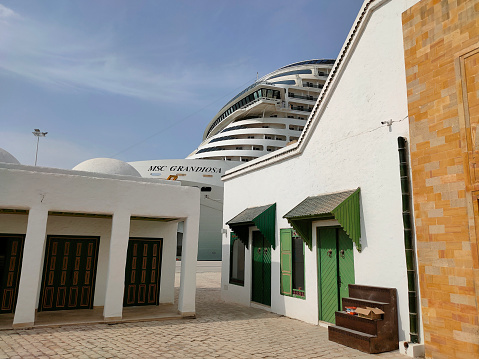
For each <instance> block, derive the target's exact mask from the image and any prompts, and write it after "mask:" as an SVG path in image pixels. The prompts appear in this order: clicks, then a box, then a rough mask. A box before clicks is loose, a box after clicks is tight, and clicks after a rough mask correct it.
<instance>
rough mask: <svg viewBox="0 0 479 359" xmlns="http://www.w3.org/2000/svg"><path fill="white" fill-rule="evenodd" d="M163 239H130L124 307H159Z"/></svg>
mask: <svg viewBox="0 0 479 359" xmlns="http://www.w3.org/2000/svg"><path fill="white" fill-rule="evenodd" d="M161 250H162V239H161V238H154V239H153V238H130V241H129V243H128V252H127V257H126V267H125V293H124V296H123V306H125V307H128V306H141V305H157V304H158V303H159V291H160V274H161Z"/></svg>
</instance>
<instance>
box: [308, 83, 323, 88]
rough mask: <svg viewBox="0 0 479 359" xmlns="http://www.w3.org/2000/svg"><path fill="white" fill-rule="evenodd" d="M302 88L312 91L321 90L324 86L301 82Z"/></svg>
mask: <svg viewBox="0 0 479 359" xmlns="http://www.w3.org/2000/svg"><path fill="white" fill-rule="evenodd" d="M303 87H308V88H314V89H322V88H323V87H324V84H315V83H312V82H303Z"/></svg>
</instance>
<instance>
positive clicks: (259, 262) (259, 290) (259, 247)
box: [251, 231, 271, 305]
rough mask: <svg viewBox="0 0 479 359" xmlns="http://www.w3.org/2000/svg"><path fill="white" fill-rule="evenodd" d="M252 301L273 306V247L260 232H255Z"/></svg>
mask: <svg viewBox="0 0 479 359" xmlns="http://www.w3.org/2000/svg"><path fill="white" fill-rule="evenodd" d="M252 267H253V268H252V272H253V273H252V274H253V278H252V292H251V300H252V301H253V302H257V303H261V304H264V305H271V245H270V244H269V242H268V241H266V240H265V238H264V236H263V235H262V234H261V233H260V232H259V231H254V232H253V263H252Z"/></svg>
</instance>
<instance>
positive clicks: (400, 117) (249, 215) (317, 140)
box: [221, 0, 421, 341]
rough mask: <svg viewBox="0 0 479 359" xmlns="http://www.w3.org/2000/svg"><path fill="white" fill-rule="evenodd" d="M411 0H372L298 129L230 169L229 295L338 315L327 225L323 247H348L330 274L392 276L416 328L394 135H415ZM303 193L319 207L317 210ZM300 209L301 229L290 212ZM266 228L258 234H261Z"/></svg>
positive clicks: (390, 283)
mask: <svg viewBox="0 0 479 359" xmlns="http://www.w3.org/2000/svg"><path fill="white" fill-rule="evenodd" d="M416 2H417V0H409V1H408V0H392V1H385V0H376V1H375V0H373V1H369V0H368V1H365V2H364V4H363V7H362V9H361V11H360V13H359V15H358V17H357V20H356V22H355V24H354V25H353V28H352V29H351V32H350V33H349V35H348V38H347V40H346V42H345V44H344V45H343V48H342V50H341V53H340V56H339V57H338V60H337V62H336V64H335V65H334V67H333V69H332V70H331V74H330V76H329V78H328V80H327V82H326V84H325V86H324V88H323V89H322V92H321V94H320V95H319V99H318V101H317V102H316V104H315V107H314V109H313V111H312V113H311V116H310V117H309V119H308V121H307V123H306V125H305V130H304V131H303V133H302V135H301V138H300V139H299V141H298V142H297V143H294V144H291V145H289V146H287V147H285V148H283V149H280V150H278V151H276V152H275V153H272V154H269V155H266V156H264V157H261V158H258V159H256V160H253V161H251V162H249V163H245V164H242V165H241V166H238V167H236V168H234V169H232V170H230V171H228V172H227V173H226V175H225V176H224V177H223V180H224V183H225V199H224V201H225V206H224V216H223V219H224V223H225V225H224V227H223V231H224V236H223V267H222V286H221V289H222V290H221V293H222V298H223V299H224V300H226V301H231V302H237V303H241V304H244V305H248V306H258V307H261V308H264V309H266V310H270V311H272V312H275V313H278V314H281V315H286V316H289V317H292V318H296V319H299V320H303V321H305V322H308V323H312V324H318V323H328V322H329V323H332V322H334V316H333V317H331V313H329V314H328V313H326V312H327V310H328V309H327V308H325V301H326V300H327V298H326V296H327V294H328V293H329V291H327V290H324V288H323V290H322V286H323V285H324V281H325V276H324V275H322V274H321V273H322V264H321V263H322V260H321V258H320V257H321V253H322V252H321V251H322V249H324V248H323V245H324V243H323V242H322V239H321V238H326V235H327V232H328V231H330V232H331V231H332V232H334V233H336V234H334V235H333V236H337V237H336V242H334V241H333V242H334V243H333V244H331V249H330V250H327V251H325V252H324V253H325V254H326V255H329V257H331V253H332V255H333V256H336V255H337V257H338V260H341V258H344V257H347V256H350V257H351V263H350V266H349V267H348V268H347V269H346V272H345V274H344V276H343V274H341V276H342V278H341V277H337V274H334V275H335V277H334V278H335V279H334V280H338V282H341V280H343V283H342V284H344V282H345V281H346V280H345V279H344V278H345V277H346V276H347V275H349V276H350V279H349V283H351V284H352V283H356V284H362V285H368V286H377V287H387V288H396V289H397V296H398V300H397V306H398V318H399V322H398V328H399V340H406V341H407V340H409V339H410V334H409V332H410V328H409V326H410V323H409V307H408V281H407V268H406V258H405V242H404V226H403V212H402V206H403V202H402V191H401V174H400V161H399V154H398V137H403V138H406V139H407V137H408V122H407V114H408V108H407V91H406V74H405V66H404V48H403V33H402V23H401V14H402V13H403V12H404V11H405V10H406V9H408V8H409V7H410V6H412V5H413V4H415V3H416ZM314 201H317V202H316V203H313V202H314ZM318 201H319V202H318ZM328 201H331V202H328ZM318 203H319V204H318ZM328 203H329V205H328ZM308 204H309V205H311V206H312V207H314V206H316V207H314V208H316V209H318V207H321V206H322V207H321V208H319V209H318V211H317V212H314V210H315V209H314V208H313V209H311V208H310V209H308V208H307V205H308ZM341 204H345V206H347V205H349V204H350V205H351V206H352V207H351V208H353V207H354V206H357V211H356V212H357V217H356V218H349V219H346V220H345V219H344V215H343V214H341V213H340V211H341V208H340V205H341ZM328 206H329V207H328ZM343 210H344V208H343ZM301 211H302V216H301V215H297V216H296V217H295V214H294V213H295V212H296V213H301ZM308 211H310V212H308ZM353 212H354V210H353ZM295 220H298V221H297V222H296V224H297V229H299V230H300V231H299V232H301V233H298V231H295V230H293V228H292V226H291V224H290V223H292V222H294V221H295ZM348 220H351V221H353V222H354V221H355V220H357V223H351V221H350V222H348ZM301 221H303V222H301ZM232 229H237V230H236V231H233V230H232ZM355 230H357V231H358V232H357V233H355V232H354V231H355ZM271 231H272V232H271ZM258 233H259V234H258ZM296 236H300V237H302V239H303V240H304V242H305V244H304V245H302V246H300V245H298V243H297V241H295V237H296ZM236 237H240V238H239V239H241V241H238V240H236ZM259 237H263V244H261V243H260V244H257V245H255V241H257V239H258V238H259ZM304 237H309V238H304ZM319 237H321V238H319ZM344 238H346V242H348V248H346V249H345V248H341V241H342V240H343V239H344ZM242 244H246V246H245V247H244V252H243V249H238V248H241V246H242ZM309 247H310V248H309ZM326 249H327V248H326ZM288 251H289V253H288ZM295 251H296V254H295ZM330 251H331V252H330ZM267 252H270V253H267ZM258 256H259V257H261V256H262V258H260V259H258ZM267 256H270V258H269V259H268V258H266V257H267ZM295 256H296V257H295ZM265 258H266V259H265ZM301 260H302V261H303V262H301ZM258 261H259V262H262V266H263V267H262V268H263V278H261V279H258V269H257V268H256V267H257V263H258ZM288 261H289V262H288ZM268 262H269V263H268ZM288 263H289V265H291V264H292V268H289V269H288V268H287V266H286V264H288ZM295 264H296V265H295ZM269 266H270V267H269ZM301 266H303V270H301ZM338 266H339V264H338ZM295 271H296V272H297V273H295ZM338 271H339V269H338ZM259 272H261V270H260V271H259ZM266 272H267V273H268V274H267V275H266V276H269V278H264V276H265V275H264V273H266ZM286 272H287V273H286ZM296 275H297V277H298V278H295V276H296ZM301 277H302V278H301ZM291 279H292V280H291ZM295 281H296V283H299V284H300V285H298V284H296V285H295ZM291 282H292V287H288V286H291ZM288 283H289V284H288ZM340 284H341V283H340ZM338 285H339V284H338ZM258 287H260V288H263V298H262V296H261V294H259V295H258ZM265 287H269V288H267V290H265V289H264V288H265ZM336 289H337V290H338V291H339V292H341V290H343V289H341V288H339V287H338V288H336ZM336 289H335V290H336ZM335 293H336V292H335ZM334 295H335V296H336V294H334ZM265 296H266V297H268V298H266V299H265ZM341 296H342V294H341ZM346 296H347V294H346ZM258 298H259V299H258ZM338 298H339V294H338ZM333 300H336V297H335V298H333ZM258 302H259V303H258ZM334 306H336V309H335V310H338V307H339V306H340V302H335V303H334V305H333V307H334ZM333 312H334V310H333ZM420 337H421V335H420Z"/></svg>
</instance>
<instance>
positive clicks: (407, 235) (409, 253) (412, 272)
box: [398, 137, 419, 343]
mask: <svg viewBox="0 0 479 359" xmlns="http://www.w3.org/2000/svg"><path fill="white" fill-rule="evenodd" d="M398 151H399V170H400V174H401V194H402V220H403V224H404V247H405V249H406V268H407V286H408V295H409V296H408V297H409V336H410V341H411V342H412V343H419V334H418V316H417V307H418V306H417V284H416V283H417V282H416V263H415V258H414V247H413V233H412V214H411V191H410V186H409V183H410V182H409V164H408V153H407V140H406V139H405V138H404V137H398Z"/></svg>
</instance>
